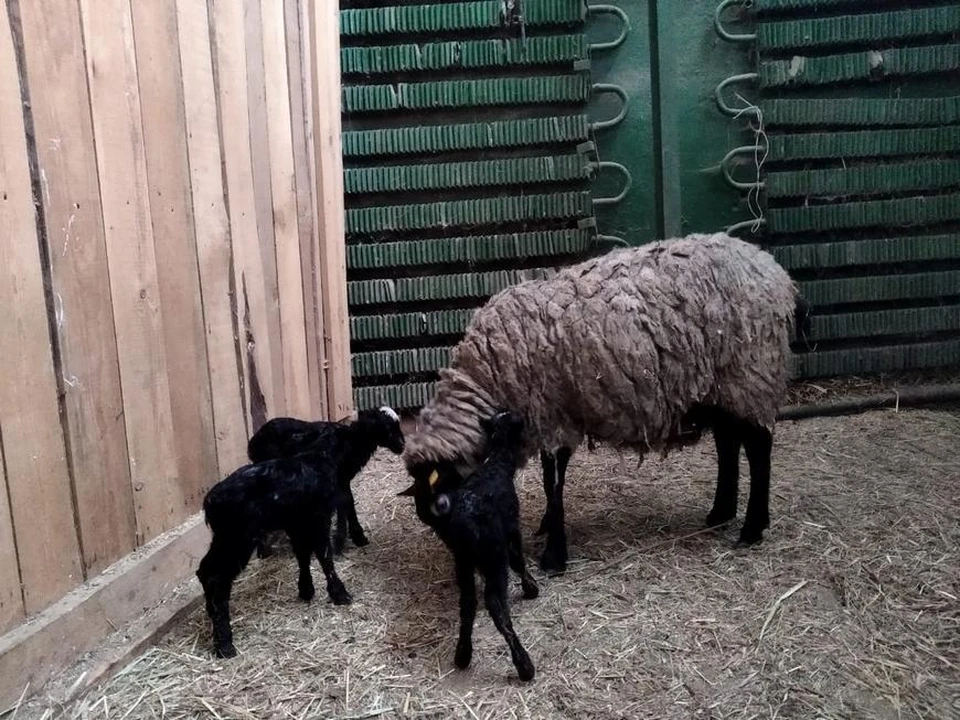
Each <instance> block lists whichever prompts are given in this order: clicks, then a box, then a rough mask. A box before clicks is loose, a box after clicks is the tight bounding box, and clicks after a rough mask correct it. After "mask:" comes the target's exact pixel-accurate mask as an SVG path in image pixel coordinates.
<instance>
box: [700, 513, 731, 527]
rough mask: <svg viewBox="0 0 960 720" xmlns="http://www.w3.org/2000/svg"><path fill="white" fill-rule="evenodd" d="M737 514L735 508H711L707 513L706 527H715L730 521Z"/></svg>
mask: <svg viewBox="0 0 960 720" xmlns="http://www.w3.org/2000/svg"><path fill="white" fill-rule="evenodd" d="M736 516H737V509H736V508H713V510H711V511H710V512H709V513H707V527H717V526H718V525H723V524H724V523H727V522H730V521H731V520H733V519H734V518H735V517H736Z"/></svg>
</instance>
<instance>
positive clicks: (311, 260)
mask: <svg viewBox="0 0 960 720" xmlns="http://www.w3.org/2000/svg"><path fill="white" fill-rule="evenodd" d="M303 4H304V3H302V2H301V0H284V14H285V22H286V37H287V76H288V78H289V80H288V83H289V85H290V115H291V129H292V137H293V167H294V181H295V184H296V188H297V225H298V228H299V230H300V269H301V274H302V284H303V311H304V316H305V318H306V333H305V336H306V342H307V378H308V382H309V386H310V407H311V408H312V414H313V415H314V416H316V417H321V418H325V417H327V386H326V376H325V374H324V372H323V323H322V319H321V315H320V312H321V309H320V307H319V305H318V302H317V276H316V263H317V256H318V254H319V248H317V247H316V235H315V234H314V228H315V227H316V216H315V213H314V203H313V192H314V189H313V179H312V178H313V176H312V175H311V173H310V164H311V158H312V156H313V150H312V148H313V145H312V140H311V138H310V137H309V136H308V134H307V127H308V123H310V122H312V119H311V117H310V103H309V102H308V100H307V95H306V91H307V86H308V83H307V80H308V76H307V70H308V69H309V67H310V64H309V63H304V55H303V53H304V50H305V49H306V48H307V47H309V42H304V41H303V39H304V38H303V36H304V35H305V34H307V33H306V32H305V28H306V27H307V26H306V25H305V24H304V23H302V22H301V18H302V17H303V14H302V13H301V6H302V5H303Z"/></svg>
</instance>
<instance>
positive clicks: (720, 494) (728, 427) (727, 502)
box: [707, 414, 743, 527]
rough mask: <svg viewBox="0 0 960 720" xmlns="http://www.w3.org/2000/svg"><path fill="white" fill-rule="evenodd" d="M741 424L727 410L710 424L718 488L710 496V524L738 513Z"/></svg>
mask: <svg viewBox="0 0 960 720" xmlns="http://www.w3.org/2000/svg"><path fill="white" fill-rule="evenodd" d="M742 428H743V423H742V422H741V421H739V420H737V419H736V418H733V417H731V416H728V415H726V414H723V415H721V417H720V419H719V420H718V421H717V422H716V423H715V424H714V426H713V440H714V444H715V445H716V447H717V490H716V494H715V495H714V498H713V509H712V510H710V512H709V514H708V515H707V525H708V526H709V527H714V526H715V525H720V524H722V523H725V522H727V521H728V520H732V519H733V518H735V517H736V516H737V488H738V485H739V480H740V445H741V443H742V441H743V430H742Z"/></svg>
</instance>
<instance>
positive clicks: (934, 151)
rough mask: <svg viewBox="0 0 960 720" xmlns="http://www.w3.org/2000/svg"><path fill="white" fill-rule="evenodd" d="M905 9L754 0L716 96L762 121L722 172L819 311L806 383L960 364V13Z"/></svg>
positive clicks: (949, 7)
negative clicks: (746, 66)
mask: <svg viewBox="0 0 960 720" xmlns="http://www.w3.org/2000/svg"><path fill="white" fill-rule="evenodd" d="M908 5H910V4H908V3H902V4H895V3H891V2H882V1H880V0H877V1H876V2H868V1H864V0H755V2H754V3H753V4H752V8H751V9H750V10H749V12H748V13H747V15H748V22H750V23H752V25H753V26H752V27H750V28H747V27H745V23H743V22H741V23H739V24H738V26H737V29H736V31H735V32H736V33H738V34H739V35H740V40H741V41H744V40H750V38H751V37H752V41H750V42H742V44H739V45H737V46H738V47H740V48H741V49H746V48H749V49H750V51H751V52H753V53H755V57H754V58H753V62H754V69H755V70H756V72H755V73H752V74H751V73H748V72H745V73H739V74H737V75H736V76H735V77H733V78H730V82H736V90H734V88H733V87H729V88H726V89H725V86H726V85H729V84H730V83H729V82H728V83H725V84H724V85H723V86H720V87H717V88H716V92H715V97H716V99H717V102H718V103H719V104H720V108H721V110H724V112H725V114H726V115H727V116H728V117H729V116H731V115H735V114H736V110H737V109H738V108H745V110H744V115H743V117H742V118H741V120H742V119H743V118H749V120H750V121H751V122H752V123H753V124H754V127H755V128H756V125H757V123H758V122H759V123H762V129H763V132H762V133H757V132H754V133H753V134H752V135H751V136H750V138H749V140H747V141H746V142H744V143H742V145H741V147H739V148H736V149H734V148H735V146H734V145H733V143H728V147H729V148H730V149H731V151H732V152H731V153H730V154H729V156H728V157H727V159H726V160H725V161H724V162H725V163H730V162H731V161H735V164H736V166H737V171H736V176H737V177H738V178H741V179H740V180H739V181H737V180H734V179H733V173H732V172H731V170H732V167H731V166H726V167H723V168H722V170H723V172H722V173H721V174H722V175H723V177H725V178H726V179H727V181H728V184H729V185H731V186H734V187H736V188H737V190H739V191H740V193H741V201H746V200H747V193H749V202H750V207H751V208H752V215H753V217H754V218H755V220H756V222H753V221H751V222H742V223H739V225H738V226H736V229H735V230H734V231H735V232H739V233H741V234H742V235H743V236H744V237H752V232H751V231H753V232H756V231H757V230H758V229H759V231H760V237H757V238H756V239H757V240H760V241H762V242H763V243H764V245H765V246H766V247H768V249H769V250H770V251H771V252H772V253H773V255H774V257H776V259H777V260H778V261H779V262H780V263H781V264H782V265H783V266H784V267H785V268H787V269H788V270H789V271H790V272H791V273H792V274H793V275H794V277H795V278H796V279H797V280H798V285H799V287H800V289H801V292H802V293H803V295H804V296H805V297H806V299H807V300H808V301H810V302H811V303H812V306H813V316H812V318H811V325H812V335H811V337H810V338H808V340H807V342H805V343H798V346H797V348H796V350H797V351H798V355H797V362H796V364H795V369H796V371H797V372H798V373H799V374H800V376H802V377H815V376H818V375H837V374H841V375H842V374H847V373H871V372H891V371H898V370H906V369H918V368H930V367H941V366H946V365H950V366H960V234H958V233H957V226H958V223H960V159H958V154H960V72H958V70H960V44H958V40H960V4H958V3H957V2H956V0H953V2H949V1H944V0H941V1H940V2H937V1H936V0H931V2H928V3H923V4H922V6H920V7H907V8H905V7H904V6H908ZM825 11H826V12H825ZM728 22H729V24H730V25H731V27H730V28H727V27H726V25H727V23H728ZM733 25H734V20H733V13H732V12H731V13H724V14H723V17H722V18H721V28H720V32H721V35H722V34H723V32H724V31H726V32H730V31H732V30H731V29H732V26H733ZM731 44H732V43H731ZM738 94H739V97H740V98H749V103H750V105H749V106H747V105H746V104H745V103H744V101H742V100H740V99H737V100H736V102H735V103H734V102H733V98H737V97H738ZM729 103H733V104H729ZM730 108H733V110H732V111H731V109H730ZM734 124H735V125H737V126H738V127H742V123H741V122H737V121H734ZM758 142H759V143H760V145H761V147H760V149H759V151H757V150H756V149H755V147H754V145H755V144H756V143H758ZM756 158H762V164H761V165H760V166H759V167H757V162H756ZM755 177H756V178H757V179H758V180H759V184H757V183H752V182H747V179H749V180H753V179H754V178H755Z"/></svg>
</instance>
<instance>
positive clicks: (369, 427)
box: [357, 407, 404, 455]
mask: <svg viewBox="0 0 960 720" xmlns="http://www.w3.org/2000/svg"><path fill="white" fill-rule="evenodd" d="M357 422H358V423H360V424H361V425H362V427H363V432H365V433H367V434H369V436H370V437H371V439H373V441H374V442H375V443H376V444H377V447H382V448H386V449H387V450H389V451H390V452H392V453H394V454H395V455H399V454H400V453H402V452H403V448H404V438H403V430H402V429H401V427H400V416H399V415H397V413H396V412H394V410H393V409H392V408H389V407H381V408H376V409H372V410H362V411H360V413H358V415H357Z"/></svg>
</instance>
